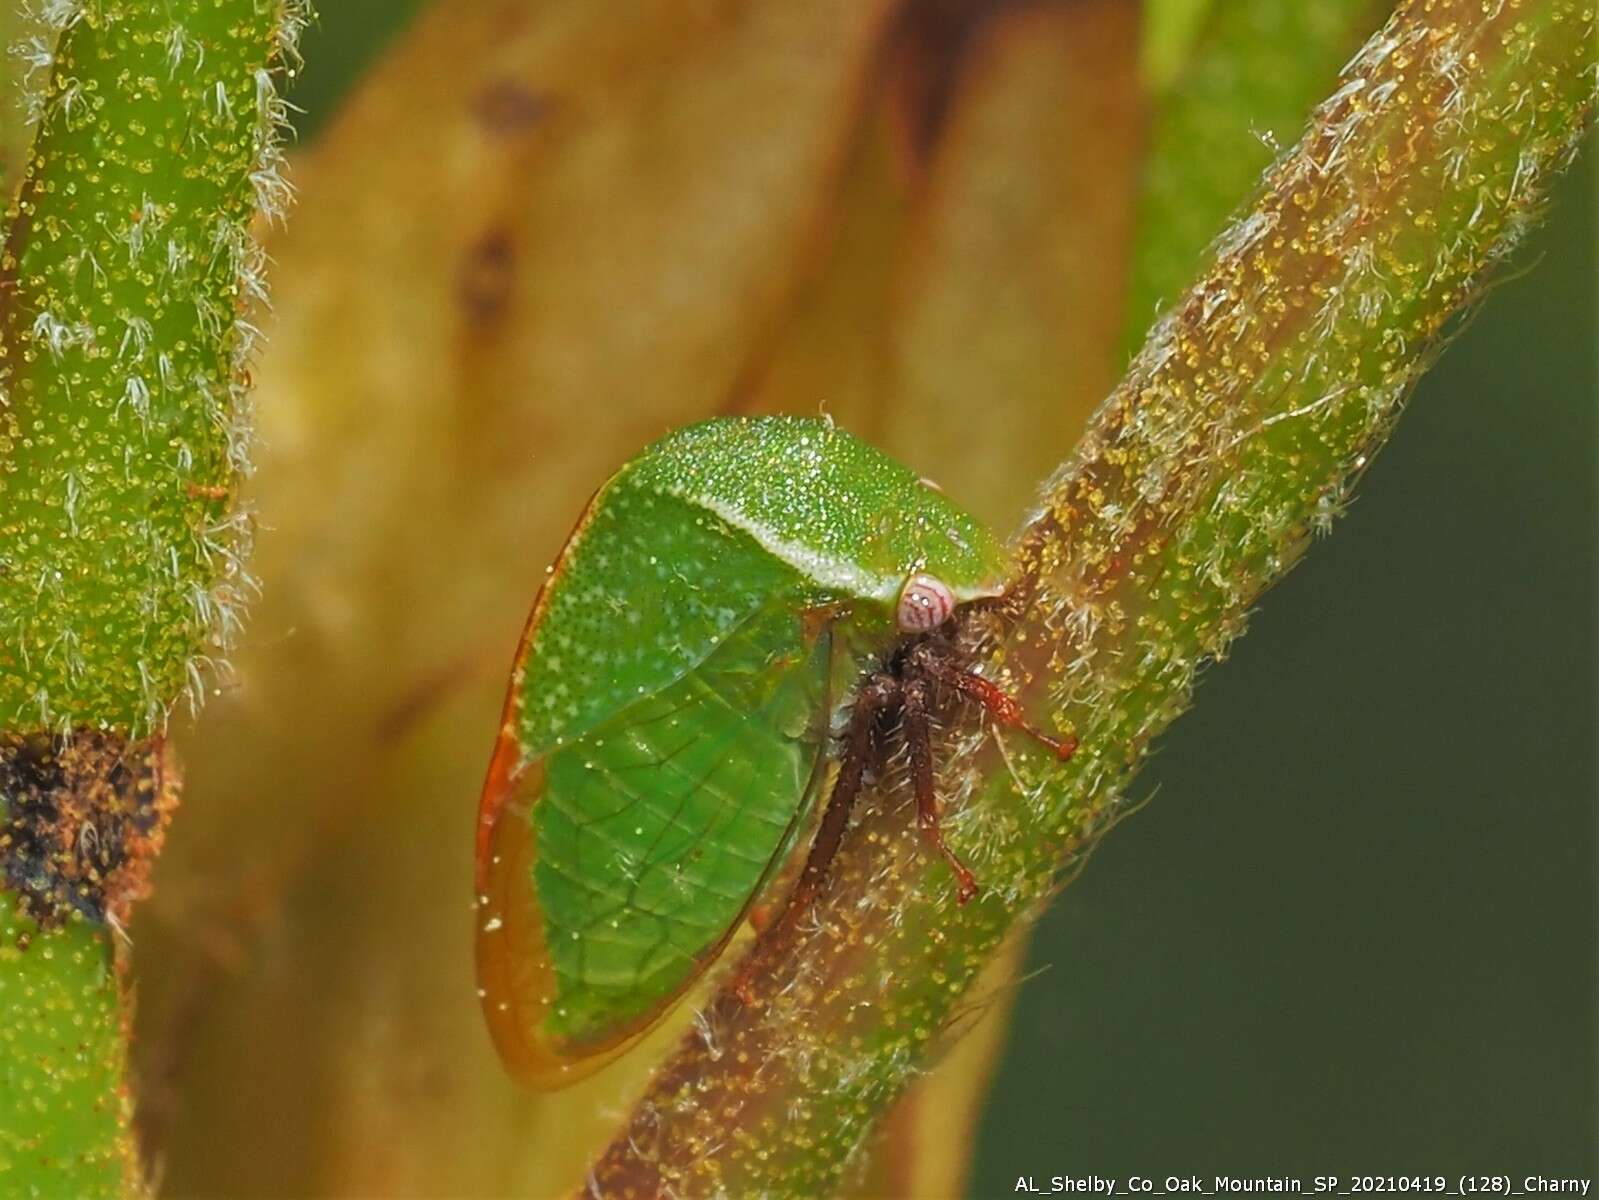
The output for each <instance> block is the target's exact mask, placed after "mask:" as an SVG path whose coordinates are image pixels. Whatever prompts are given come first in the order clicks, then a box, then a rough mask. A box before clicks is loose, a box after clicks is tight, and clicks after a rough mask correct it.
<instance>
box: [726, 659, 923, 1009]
mask: <svg viewBox="0 0 1599 1200" xmlns="http://www.w3.org/2000/svg"><path fill="white" fill-rule="evenodd" d="M899 695H900V684H899V681H898V680H897V679H891V678H887V677H878V678H874V679H871V680H869V681H868V682H867V683H866V685H865V686H863V687H862V688H861V690H860V691H859V693H857V694H856V697H855V707H854V708H853V709H852V710H851V712H850V718H849V727H848V728H847V729H846V730H845V734H844V757H843V758H842V760H840V762H839V766H838V778H836V779H835V780H834V781H833V793H832V795H831V796H829V797H828V800H827V808H826V809H825V810H824V811H823V813H822V820H821V824H820V825H819V826H818V827H817V830H816V840H815V841H813V842H812V843H811V850H810V854H809V855H808V856H807V857H806V859H805V869H804V870H802V871H801V872H800V877H799V882H798V883H796V884H795V885H794V890H793V891H792V892H791V893H789V897H788V899H787V901H786V902H785V903H784V905H783V910H782V912H780V913H779V914H778V916H777V918H776V920H774V921H772V923H771V924H770V925H769V926H768V927H767V930H766V933H765V934H764V935H763V936H762V942H761V944H762V945H779V944H781V939H783V938H784V937H785V936H786V935H787V934H788V933H789V931H791V930H792V929H793V928H794V926H795V925H796V924H797V923H798V922H799V919H800V917H801V916H802V915H803V914H804V913H805V911H806V909H808V908H809V907H810V906H811V903H812V902H813V901H814V900H815V899H816V897H817V896H818V895H819V894H820V893H821V890H822V884H823V883H825V882H826V880H827V869H828V868H829V867H830V866H832V864H833V857H834V855H836V854H837V853H838V848H839V846H840V845H841V844H842V843H843V840H844V830H845V829H846V828H847V827H848V825H849V817H850V813H851V811H853V809H854V808H855V801H856V800H858V799H859V798H860V794H861V786H862V784H863V783H864V782H865V779H866V767H867V764H868V763H869V762H870V761H871V759H872V750H873V741H874V729H875V728H876V725H877V720H878V717H879V716H880V715H881V714H882V712H883V710H884V709H885V708H887V707H888V706H889V705H891V704H893V703H895V702H896V701H897V700H898V699H899ZM758 960H759V951H756V952H755V953H752V954H751V955H750V956H749V957H748V958H746V959H745V960H744V965H743V966H742V967H741V968H740V969H739V973H738V976H737V978H736V979H735V980H734V981H733V990H734V991H735V992H737V993H738V996H739V999H741V1000H743V1001H744V1003H746V1004H749V1003H750V1002H751V1001H753V1000H754V993H753V992H752V991H751V990H750V982H751V978H752V976H753V975H754V972H755V967H756V965H757V963H758Z"/></svg>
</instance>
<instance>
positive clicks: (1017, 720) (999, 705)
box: [917, 648, 1077, 762]
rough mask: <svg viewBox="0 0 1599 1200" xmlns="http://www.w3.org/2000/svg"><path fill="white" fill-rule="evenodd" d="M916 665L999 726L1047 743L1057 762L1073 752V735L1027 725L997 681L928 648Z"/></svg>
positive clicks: (1019, 711)
mask: <svg viewBox="0 0 1599 1200" xmlns="http://www.w3.org/2000/svg"><path fill="white" fill-rule="evenodd" d="M917 665H918V666H919V667H920V668H921V669H922V670H924V671H925V672H926V673H927V674H928V675H929V676H931V677H932V678H933V679H935V680H937V681H938V682H939V683H941V684H943V685H944V686H945V687H948V688H953V689H954V690H955V691H957V692H959V693H960V694H961V695H963V696H965V697H967V698H968V699H970V700H975V701H976V702H977V703H978V704H981V705H982V706H983V708H984V709H986V710H987V711H988V714H989V715H990V716H991V717H993V718H994V720H996V721H998V722H999V723H1000V724H1001V725H1005V726H1008V727H1009V728H1011V729H1019V730H1021V731H1022V732H1023V733H1025V734H1027V735H1028V736H1029V737H1031V738H1033V739H1034V740H1035V741H1038V742H1041V743H1042V744H1044V745H1045V746H1048V747H1049V748H1050V749H1051V750H1053V751H1054V752H1055V757H1057V758H1058V759H1060V761H1061V762H1065V761H1066V760H1067V759H1068V758H1070V757H1071V756H1072V755H1073V754H1075V753H1076V752H1077V738H1076V737H1074V736H1073V735H1072V734H1069V733H1068V734H1067V735H1066V736H1065V737H1054V736H1052V735H1050V734H1047V733H1045V732H1044V731H1043V730H1042V729H1039V728H1037V727H1036V726H1034V725H1031V724H1029V723H1028V721H1027V716H1026V714H1025V713H1023V712H1022V706H1021V705H1020V704H1019V703H1017V701H1016V698H1015V697H1014V696H1012V695H1011V694H1010V693H1009V692H1007V691H1006V690H1005V689H1004V688H1002V687H1000V686H999V685H998V684H996V683H993V682H992V681H990V680H987V679H984V678H983V677H982V676H981V675H978V674H977V673H975V672H973V671H968V670H966V668H964V667H962V666H959V665H957V664H956V663H953V662H951V661H950V660H949V659H948V658H947V657H945V656H944V655H941V654H939V653H937V652H936V651H933V650H931V648H929V651H928V652H927V653H925V654H923V655H921V656H919V662H918V664H917Z"/></svg>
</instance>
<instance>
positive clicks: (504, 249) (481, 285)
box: [456, 228, 516, 327]
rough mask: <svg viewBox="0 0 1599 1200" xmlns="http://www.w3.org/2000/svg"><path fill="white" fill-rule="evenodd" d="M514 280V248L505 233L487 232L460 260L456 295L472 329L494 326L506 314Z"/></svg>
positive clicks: (509, 237) (494, 230) (499, 231)
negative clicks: (474, 327) (472, 326)
mask: <svg viewBox="0 0 1599 1200" xmlns="http://www.w3.org/2000/svg"><path fill="white" fill-rule="evenodd" d="M515 279H516V244H515V243H514V242H513V241H512V240H511V235H510V234H509V233H507V232H506V231H505V230H504V229H498V228H497V229H490V230H488V231H487V232H486V233H484V234H483V235H482V236H481V237H480V238H478V240H477V241H476V242H475V243H474V244H473V245H472V247H471V248H470V249H469V250H468V251H467V252H466V255H465V257H464V258H462V260H461V267H460V271H459V273H458V276H457V280H456V291H457V293H458V294H459V296H460V298H461V307H462V308H463V309H465V310H466V317H467V320H468V321H469V322H470V323H471V324H472V325H474V326H477V327H483V326H487V325H491V324H493V323H494V322H495V321H496V320H497V319H498V318H499V317H500V315H501V314H502V313H503V312H504V311H505V304H506V301H507V299H508V298H509V297H510V294H511V285H512V283H513V282H515Z"/></svg>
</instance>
